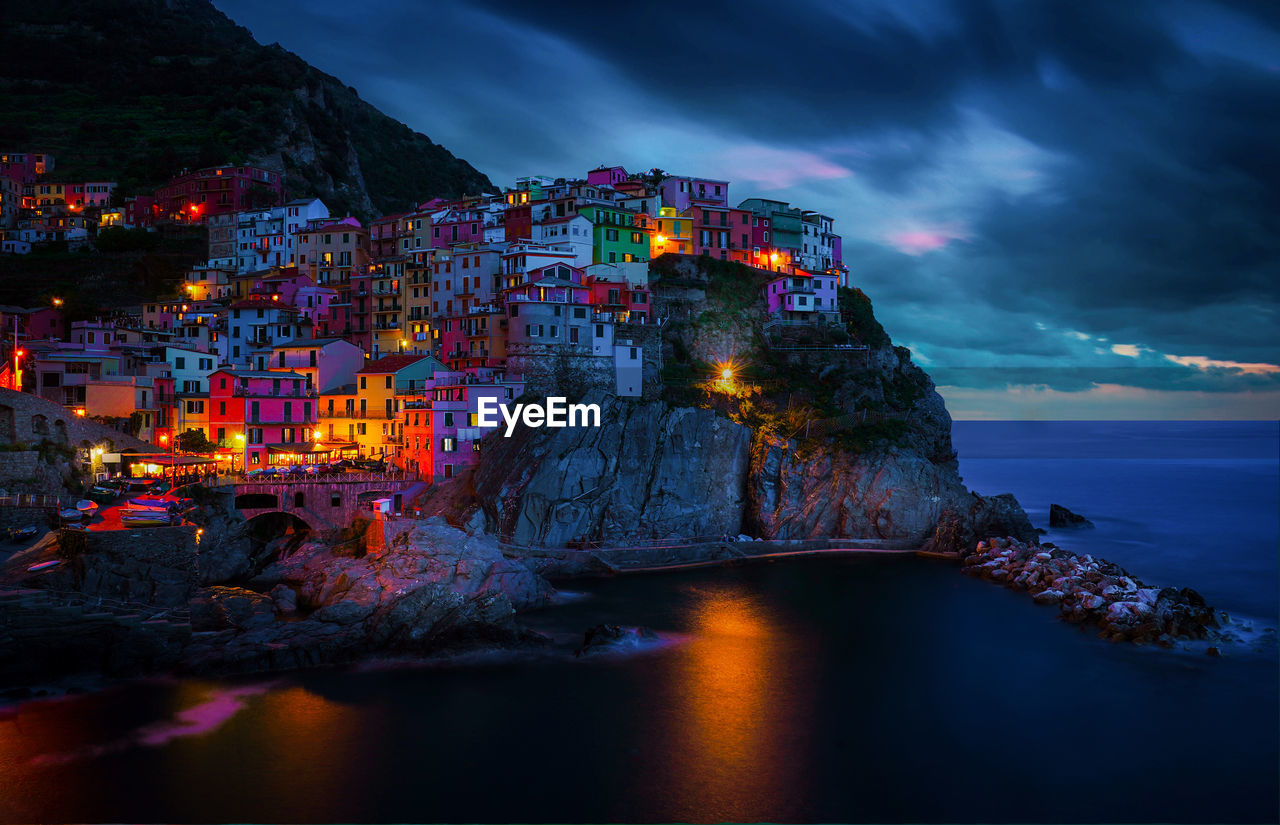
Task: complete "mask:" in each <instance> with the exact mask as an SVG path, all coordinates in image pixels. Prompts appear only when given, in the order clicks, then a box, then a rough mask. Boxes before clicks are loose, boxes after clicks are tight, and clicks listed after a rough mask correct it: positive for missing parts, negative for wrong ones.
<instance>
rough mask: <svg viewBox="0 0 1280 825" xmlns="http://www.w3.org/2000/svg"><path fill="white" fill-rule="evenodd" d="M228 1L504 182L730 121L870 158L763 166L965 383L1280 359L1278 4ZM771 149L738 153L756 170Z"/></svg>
mask: <svg viewBox="0 0 1280 825" xmlns="http://www.w3.org/2000/svg"><path fill="white" fill-rule="evenodd" d="M217 5H218V6H219V7H220V8H222V9H224V10H225V11H227V12H228V14H230V15H231V16H232V17H233V18H235V19H237V21H238V22H241V23H244V24H246V25H248V26H249V27H250V29H251V30H252V31H253V32H254V33H255V34H256V35H257V36H258V39H259V40H263V41H265V42H270V41H272V40H279V41H280V42H281V43H282V44H283V45H284V46H285V47H287V48H290V49H292V50H294V51H297V52H299V53H300V54H301V55H302V56H303V57H304V58H306V59H308V60H310V61H312V62H313V63H316V64H317V65H320V66H321V68H324V69H326V70H328V71H331V72H334V73H335V74H338V75H339V76H341V77H342V78H343V79H344V80H346V81H347V82H349V83H351V84H353V85H355V86H356V87H357V88H359V89H360V90H361V92H362V93H364V94H365V96H366V97H368V98H370V99H371V100H372V101H373V102H374V103H376V104H377V105H379V106H381V107H382V108H384V109H385V110H387V111H388V112H389V113H391V114H393V115H395V116H397V117H400V118H402V119H404V120H405V121H406V122H408V123H410V125H412V126H414V127H416V128H419V129H421V130H422V131H424V132H426V133H428V134H430V135H431V136H432V137H433V138H434V139H435V140H437V141H439V142H441V143H443V144H445V145H446V146H448V147H449V148H450V149H451V150H452V151H454V152H456V153H458V154H459V155H460V156H463V157H466V158H468V159H469V160H471V161H472V162H474V163H476V164H477V165H478V166H479V167H481V168H483V169H484V170H485V171H486V172H488V173H489V174H490V175H491V176H492V177H494V179H495V180H496V181H505V180H508V179H509V178H510V177H514V175H516V174H528V173H550V174H573V173H575V172H577V173H580V172H581V171H582V170H583V169H584V168H586V167H588V166H590V165H594V164H596V163H599V162H614V161H620V162H627V163H634V164H635V165H643V166H649V165H654V164H656V165H663V166H665V168H669V169H670V168H682V169H683V168H693V163H694V161H693V160H690V159H687V158H686V157H685V156H686V155H688V156H693V155H696V153H697V152H699V151H703V152H704V153H705V152H714V151H716V150H717V149H719V148H721V146H722V145H723V146H730V147H731V146H733V145H741V144H749V145H751V146H760V145H763V146H767V147H769V148H770V149H771V150H777V152H778V155H777V156H778V157H780V158H783V159H785V158H787V157H789V155H787V153H788V152H791V153H809V155H816V156H819V157H821V158H824V159H829V162H830V163H831V164H835V165H837V166H838V167H842V168H843V169H845V170H847V171H848V173H849V174H848V176H847V177H838V176H837V177H832V176H830V175H828V176H827V177H825V178H823V179H821V180H818V179H814V180H810V181H808V182H805V181H803V180H800V181H799V182H797V183H796V184H794V185H793V186H790V188H782V189H776V190H773V191H770V192H768V194H769V195H771V196H780V197H784V198H789V199H791V200H793V201H794V202H797V203H801V204H803V205H806V206H815V207H816V208H821V209H823V210H825V211H828V212H830V213H831V214H833V215H834V216H835V217H836V218H837V221H838V223H839V229H840V230H841V231H842V232H843V234H844V235H845V238H846V243H845V250H846V260H847V262H848V263H849V265H850V267H851V269H852V271H853V273H854V276H855V280H856V281H857V282H858V283H859V284H860V285H861V286H863V287H864V289H866V291H867V292H868V294H870V295H871V296H872V298H873V299H874V300H875V302H876V306H877V313H878V315H879V316H880V317H881V318H882V319H883V321H884V323H885V325H886V327H887V328H888V329H889V331H890V333H891V334H893V335H894V336H895V337H896V338H898V339H899V340H902V341H905V342H907V343H909V344H910V345H912V346H913V347H915V348H917V350H918V351H919V352H920V353H921V354H922V355H924V356H925V357H927V358H929V359H931V361H932V363H931V364H930V369H931V370H935V371H937V370H941V369H944V368H946V367H948V366H952V367H963V368H975V369H979V370H987V373H986V376H987V377H986V378H983V379H981V380H979V379H977V378H974V379H972V380H971V381H970V383H969V384H968V385H967V386H983V387H988V386H1000V385H1001V384H1002V383H1005V382H1006V381H1007V379H1008V378H1009V377H1010V376H1012V377H1014V378H1016V379H1017V380H1019V381H1025V382H1026V383H1029V384H1047V385H1049V386H1053V387H1057V388H1059V389H1072V390H1076V389H1080V388H1082V387H1086V386H1088V385H1090V384H1091V383H1095V378H1094V377H1091V376H1096V375H1098V374H1099V371H1102V374H1106V375H1110V376H1112V377H1113V378H1114V379H1115V380H1117V381H1118V382H1120V383H1127V384H1128V385H1131V386H1134V387H1144V388H1154V389H1160V388H1163V389H1196V390H1201V391H1208V392H1224V393H1225V392H1232V391H1269V390H1270V389H1274V387H1272V377H1267V376H1250V375H1245V374H1242V373H1239V372H1238V371H1230V370H1216V371H1215V370H1202V369H1197V368H1194V367H1186V366H1179V365H1177V364H1173V363H1169V362H1167V361H1165V360H1163V358H1164V355H1165V354H1172V355H1179V356H1186V355H1200V356H1206V357H1208V358H1211V359H1215V360H1223V361H1241V362H1260V361H1270V362H1272V363H1274V362H1275V361H1276V360H1277V355H1276V352H1277V350H1280V347H1277V344H1278V343H1280V341H1278V340H1277V334H1276V329H1277V321H1278V320H1280V319H1278V318H1277V316H1278V315H1280V264H1278V262H1280V170H1278V169H1277V160H1276V158H1277V155H1278V154H1280V153H1277V151H1276V149H1275V147H1276V146H1277V145H1280V118H1277V117H1276V116H1275V114H1274V113H1275V112H1277V111H1280V70H1278V69H1280V58H1278V57H1276V55H1280V33H1278V32H1280V12H1277V10H1276V7H1275V6H1274V5H1266V4H1254V3H1250V2H1247V1H1246V0H1226V1H1225V2H1198V3H1197V2H1181V3H1177V4H1172V3H1165V2H1143V1H1141V0H1140V1H1138V2H1116V3H1112V2H1079V0H1073V1H1072V2H1061V1H1060V0H1041V1H1039V2H1030V3H1029V2H1015V0H1008V1H1007V2H997V0H974V1H973V2H962V1H961V0H954V2H944V3H923V2H921V3H911V2H906V1H905V0H901V1H900V0H879V2H863V3H858V4H848V3H842V2H837V1H836V0H831V2H827V3H821V2H809V3H776V2H764V1H763V0H739V1H738V2H732V3H730V2H715V3H699V4H687V5H684V6H678V7H671V8H666V7H654V6H652V5H647V4H638V3H631V4H626V3H623V4H611V5H610V4H605V5H601V4H597V3H587V2H585V0H582V1H581V2H570V3H565V4H558V5H557V6H556V7H555V8H554V9H553V8H552V7H549V6H546V5H545V4H543V5H538V4H529V3H525V2H518V1H517V0H484V2H481V3H479V4H477V5H452V4H449V5H440V4H417V3H409V2H404V3H385V4H380V3H376V2H374V3H367V4H364V5H362V6H359V7H352V6H350V4H347V3H343V2H337V0H333V2H328V0H307V2H301V0H295V1H294V2H281V3H271V4H262V3H250V2H246V1H245V0H217ZM647 134H648V135H653V136H652V137H649V138H646V137H645V136H646V135H647ZM717 141H719V143H716V142H717ZM744 157H759V153H758V152H757V153H756V154H755V155H751V154H750V153H747V154H744ZM712 160H716V157H715V156H713V157H712ZM702 162H703V163H705V162H706V158H705V157H704V158H703V161H702ZM750 171H751V170H749V169H746V168H743V169H738V170H735V169H733V168H728V169H726V170H725V171H724V174H726V175H732V176H734V177H733V179H734V180H735V194H737V195H739V196H742V197H745V196H747V195H750V194H757V192H755V191H752V190H751V187H749V186H747V185H745V184H740V183H737V182H736V181H739V180H746V179H749V178H750V175H749V172H750ZM755 179H756V180H761V178H758V177H757V178H755ZM891 218H892V219H895V220H898V222H899V223H900V224H901V226H898V224H894V223H893V222H892V221H891V220H890V219H891ZM881 223H884V224H885V225H884V226H880V224H881ZM895 227H896V228H895ZM899 235H901V236H902V237H906V238H908V239H909V240H908V241H902V240H901V239H899V240H895V238H896V237H898V236H899ZM931 238H938V239H940V240H937V241H936V242H932V241H930V239H931ZM912 243H919V244H922V246H921V247H920V248H919V249H916V250H911V249H910V248H909V247H910V246H911V244H912ZM903 248H907V249H908V251H915V252H921V250H932V251H923V252H922V254H903V252H902V251H900V250H902V249H903ZM1113 344H1121V345H1131V346H1138V347H1141V348H1144V349H1143V352H1144V356H1143V359H1139V360H1141V363H1135V362H1132V361H1126V359H1125V358H1124V357H1123V356H1121V355H1118V354H1116V353H1115V352H1113V351H1112V350H1111V349H1110V347H1111V345H1113ZM1144 359H1150V362H1148V360H1144ZM997 367H999V368H1002V369H1005V370H1008V371H1010V372H1006V373H1005V374H1004V377H1001V378H996V377H993V376H995V373H994V372H992V370H994V369H995V368H997ZM972 374H973V375H980V374H982V373H981V372H975V373H972Z"/></svg>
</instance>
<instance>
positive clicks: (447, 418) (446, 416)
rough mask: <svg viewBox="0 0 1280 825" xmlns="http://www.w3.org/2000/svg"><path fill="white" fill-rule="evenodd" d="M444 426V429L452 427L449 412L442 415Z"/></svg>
mask: <svg viewBox="0 0 1280 825" xmlns="http://www.w3.org/2000/svg"><path fill="white" fill-rule="evenodd" d="M444 425H445V426H446V427H452V426H453V413H451V412H447V413H445V414H444Z"/></svg>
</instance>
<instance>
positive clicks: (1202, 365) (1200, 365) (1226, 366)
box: [1165, 355, 1280, 375]
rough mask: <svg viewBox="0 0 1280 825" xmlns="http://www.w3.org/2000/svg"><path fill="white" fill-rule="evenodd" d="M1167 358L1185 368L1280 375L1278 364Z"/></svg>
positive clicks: (1180, 356)
mask: <svg viewBox="0 0 1280 825" xmlns="http://www.w3.org/2000/svg"><path fill="white" fill-rule="evenodd" d="M1165 358H1167V359H1168V360H1170V361H1172V362H1173V363H1175V364H1181V365H1182V366H1184V367H1195V368H1196V369H1198V370H1206V371H1207V370H1227V371H1232V372H1241V373H1244V374H1246V375H1275V374H1277V373H1280V365H1276V364H1242V363H1240V362H1239V361H1218V360H1215V359H1212V358H1206V357H1204V356H1203V355H1166V356H1165Z"/></svg>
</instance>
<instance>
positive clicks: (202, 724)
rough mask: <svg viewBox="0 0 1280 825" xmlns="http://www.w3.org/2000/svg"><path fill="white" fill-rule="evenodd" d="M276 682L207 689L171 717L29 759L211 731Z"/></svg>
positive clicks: (82, 755)
mask: <svg viewBox="0 0 1280 825" xmlns="http://www.w3.org/2000/svg"><path fill="white" fill-rule="evenodd" d="M277 684H278V682H264V683H262V684H256V685H243V686H241V687H235V688H216V689H212V690H210V691H208V693H207V696H208V698H207V699H206V700H205V701H203V702H201V703H199V704H197V705H194V706H192V707H189V708H186V709H184V710H180V711H178V712H177V713H176V714H174V717H173V718H172V719H166V720H163V721H160V722H153V723H151V724H149V725H144V726H143V727H141V728H138V729H137V730H135V731H132V732H131V733H128V734H126V735H125V736H122V737H120V738H119V739H116V740H113V741H111V742H106V743H104V744H98V745H85V746H83V747H80V748H75V749H73V750H69V751H62V752H58V753H43V754H40V755H39V756H36V757H33V758H32V759H31V764H33V765H64V764H66V763H68V762H74V761H77V760H82V759H96V758H98V757H100V756H105V755H108V754H112V753H119V752H120V751H124V750H127V749H129V748H136V747H147V748H158V747H161V746H163V745H167V744H168V743H170V742H172V741H173V740H174V739H178V738H181V737H185V736H200V735H202V734H206V733H211V732H213V731H215V730H217V729H218V728H220V727H222V725H224V724H226V722H227V721H229V720H230V719H231V718H232V717H234V716H235V715H236V714H237V713H239V712H240V711H242V710H244V709H245V707H247V706H248V702H247V700H248V699H249V698H251V697H254V696H261V695H262V694H264V693H266V692H267V691H269V690H271V689H272V688H274V687H275V686H276V685H277Z"/></svg>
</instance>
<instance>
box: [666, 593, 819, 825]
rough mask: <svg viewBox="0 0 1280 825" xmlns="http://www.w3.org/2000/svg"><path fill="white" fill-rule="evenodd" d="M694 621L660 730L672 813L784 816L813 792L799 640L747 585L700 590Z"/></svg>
mask: <svg viewBox="0 0 1280 825" xmlns="http://www.w3.org/2000/svg"><path fill="white" fill-rule="evenodd" d="M691 620H692V621H691V626H690V632H691V633H692V635H693V637H694V638H693V639H692V640H691V641H690V642H689V643H688V644H687V645H685V646H684V647H683V648H682V649H681V651H680V655H679V658H678V662H677V664H676V666H675V667H674V668H673V670H672V674H671V675H672V681H671V696H670V704H669V709H670V712H668V713H666V714H663V715H662V716H661V717H660V719H662V720H663V723H664V726H665V730H662V731H657V733H659V736H658V737H657V738H658V739H659V740H660V741H662V742H663V751H662V752H661V754H660V755H659V758H661V759H663V760H664V761H665V765H664V768H663V773H664V774H665V777H664V784H663V787H667V788H669V789H670V794H671V798H670V803H671V805H672V808H671V810H670V811H668V812H667V813H668V814H669V815H670V816H671V817H672V818H674V819H677V820H684V821H691V822H698V821H714V820H730V821H738V822H743V821H754V820H760V819H769V818H775V819H778V818H785V812H786V811H788V810H794V809H795V804H796V800H797V799H798V798H800V797H802V796H803V794H804V793H805V791H806V785H807V783H806V762H805V758H804V754H805V753H806V752H807V749H806V748H805V743H806V742H807V741H808V739H809V736H810V724H811V718H810V712H811V709H812V705H813V690H812V685H811V683H810V681H809V679H808V676H809V674H807V673H797V672H796V671H795V666H794V663H793V662H792V661H790V657H789V655H788V645H789V643H790V642H791V641H792V640H789V639H788V638H787V637H786V634H785V632H784V631H783V630H781V629H780V628H778V627H777V623H776V620H775V618H774V617H773V616H771V615H770V613H769V611H768V610H767V608H766V607H765V606H764V605H763V603H762V602H761V601H760V600H759V599H757V598H756V597H754V596H753V595H751V594H750V593H749V592H745V591H742V590H740V589H732V588H729V587H725V588H714V589H709V590H706V591H703V592H700V593H699V594H698V598H697V601H696V602H695V604H694V606H693V612H692V614H691ZM800 667H801V668H802V669H803V667H804V666H800ZM771 815H772V816H771Z"/></svg>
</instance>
